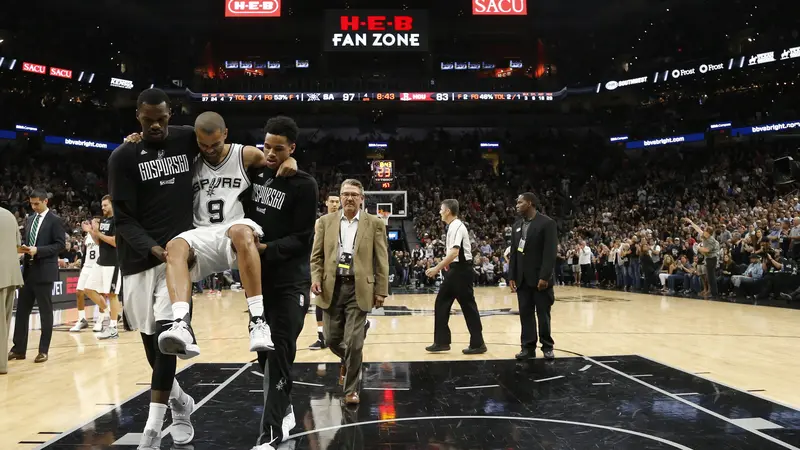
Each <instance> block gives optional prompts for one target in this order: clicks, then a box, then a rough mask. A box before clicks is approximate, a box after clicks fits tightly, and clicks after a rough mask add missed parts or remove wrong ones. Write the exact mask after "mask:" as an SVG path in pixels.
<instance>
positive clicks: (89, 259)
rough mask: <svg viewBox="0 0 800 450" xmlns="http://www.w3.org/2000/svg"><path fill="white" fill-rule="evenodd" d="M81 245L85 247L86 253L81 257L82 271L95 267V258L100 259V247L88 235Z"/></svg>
mask: <svg viewBox="0 0 800 450" xmlns="http://www.w3.org/2000/svg"><path fill="white" fill-rule="evenodd" d="M83 245H84V247H86V253H85V254H84V257H83V259H84V261H83V269H90V268H92V267H94V266H95V264H96V263H97V258H99V257H100V246H99V245H97V242H95V241H94V239H92V235H90V234H87V235H86V239H84V241H83Z"/></svg>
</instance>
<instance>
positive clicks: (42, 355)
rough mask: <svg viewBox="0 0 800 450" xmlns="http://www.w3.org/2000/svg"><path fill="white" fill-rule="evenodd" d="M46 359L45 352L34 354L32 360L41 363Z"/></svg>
mask: <svg viewBox="0 0 800 450" xmlns="http://www.w3.org/2000/svg"><path fill="white" fill-rule="evenodd" d="M45 361H47V353H39V354H38V355H36V359H34V360H33V362H35V363H43V362H45Z"/></svg>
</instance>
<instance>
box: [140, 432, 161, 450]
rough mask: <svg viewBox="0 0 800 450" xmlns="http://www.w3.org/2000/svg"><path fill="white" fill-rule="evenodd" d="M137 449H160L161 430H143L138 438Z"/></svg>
mask: <svg viewBox="0 0 800 450" xmlns="http://www.w3.org/2000/svg"><path fill="white" fill-rule="evenodd" d="M136 448H137V450H160V449H161V430H148V429H146V428H145V430H144V431H143V432H142V438H141V439H140V440H139V446H138V447H136Z"/></svg>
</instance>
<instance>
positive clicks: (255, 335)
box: [250, 317, 275, 352]
mask: <svg viewBox="0 0 800 450" xmlns="http://www.w3.org/2000/svg"><path fill="white" fill-rule="evenodd" d="M271 350H275V344H274V343H273V342H272V332H271V331H270V329H269V325H267V323H266V322H264V319H262V318H261V317H257V318H255V320H251V321H250V351H251V352H266V351H271Z"/></svg>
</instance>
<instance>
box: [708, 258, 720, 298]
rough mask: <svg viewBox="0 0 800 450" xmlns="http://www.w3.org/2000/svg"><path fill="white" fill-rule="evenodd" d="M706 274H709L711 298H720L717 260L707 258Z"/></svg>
mask: <svg viewBox="0 0 800 450" xmlns="http://www.w3.org/2000/svg"><path fill="white" fill-rule="evenodd" d="M706 273H707V274H708V288H709V290H710V291H711V297H717V296H719V287H718V286H717V258H716V257H713V258H709V257H708V256H706Z"/></svg>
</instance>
